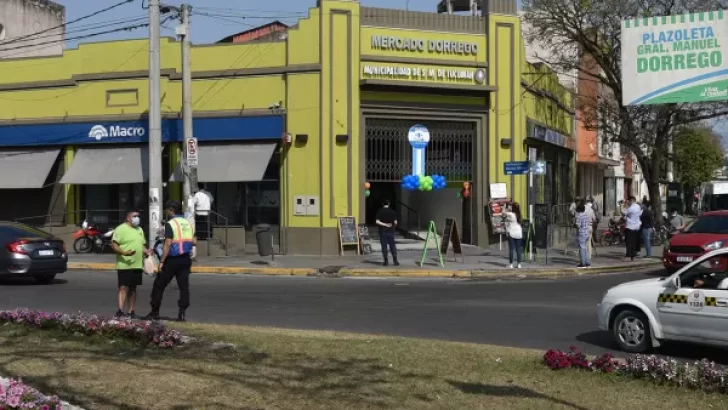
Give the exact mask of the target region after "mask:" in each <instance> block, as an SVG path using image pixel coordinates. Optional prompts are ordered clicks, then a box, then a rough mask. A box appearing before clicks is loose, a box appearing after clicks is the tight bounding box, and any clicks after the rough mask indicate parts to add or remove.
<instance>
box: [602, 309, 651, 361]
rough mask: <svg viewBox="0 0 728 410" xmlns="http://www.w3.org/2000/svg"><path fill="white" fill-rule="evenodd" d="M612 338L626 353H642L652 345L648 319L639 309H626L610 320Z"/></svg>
mask: <svg viewBox="0 0 728 410" xmlns="http://www.w3.org/2000/svg"><path fill="white" fill-rule="evenodd" d="M612 331H613V332H614V339H615V340H616V341H617V344H618V345H619V348H620V349H622V350H623V351H625V352H628V353H644V352H646V351H648V350H649V349H650V348H651V347H652V334H651V332H650V321H649V320H647V317H646V316H645V315H644V314H643V313H642V312H640V311H637V310H632V309H627V310H625V311H622V312H621V313H620V314H618V315H617V317H615V318H614V322H612Z"/></svg>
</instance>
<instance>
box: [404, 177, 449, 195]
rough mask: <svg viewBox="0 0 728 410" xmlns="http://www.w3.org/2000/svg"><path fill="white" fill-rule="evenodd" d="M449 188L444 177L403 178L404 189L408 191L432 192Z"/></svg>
mask: <svg viewBox="0 0 728 410" xmlns="http://www.w3.org/2000/svg"><path fill="white" fill-rule="evenodd" d="M445 187H447V181H446V180H445V177H444V176H442V175H432V176H425V175H407V176H405V177H404V178H402V188H403V189H406V190H408V191H416V190H420V191H432V190H433V189H434V190H439V189H443V188H445Z"/></svg>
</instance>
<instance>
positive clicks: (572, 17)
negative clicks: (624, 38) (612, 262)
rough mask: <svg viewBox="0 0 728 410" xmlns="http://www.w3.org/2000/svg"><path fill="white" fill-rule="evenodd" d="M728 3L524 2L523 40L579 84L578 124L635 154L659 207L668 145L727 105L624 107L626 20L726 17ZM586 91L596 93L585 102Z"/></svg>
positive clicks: (636, 0)
mask: <svg viewBox="0 0 728 410" xmlns="http://www.w3.org/2000/svg"><path fill="white" fill-rule="evenodd" d="M726 5H728V0H602V1H593V0H523V9H524V23H525V24H524V37H525V40H526V42H528V43H530V44H538V45H539V46H540V48H542V49H544V50H545V51H546V53H545V55H544V56H539V57H540V58H541V59H542V60H543V61H544V62H545V63H547V64H549V65H551V66H552V67H553V68H554V69H555V70H556V71H559V72H561V73H564V74H566V75H573V76H574V77H576V78H579V80H580V83H583V84H591V86H583V87H582V86H580V87H579V88H580V89H579V90H578V91H577V93H578V95H577V98H578V100H579V102H578V106H579V109H580V112H579V117H580V118H579V119H580V120H581V121H582V122H583V124H584V127H585V128H587V129H592V130H598V131H599V133H600V135H601V136H602V138H605V139H607V140H608V141H609V142H616V143H619V144H620V145H621V146H622V147H624V148H626V150H627V151H630V152H632V153H633V154H634V155H635V157H636V158H637V161H638V162H639V164H640V167H641V169H642V172H643V176H644V179H645V181H646V182H647V186H648V189H649V193H650V198H651V199H652V200H653V204H654V205H655V206H656V207H657V208H658V210H659V209H661V207H662V204H661V203H660V193H659V184H660V182H663V181H664V178H665V175H664V170H665V169H666V167H665V165H666V163H667V159H668V158H669V145H670V144H671V143H672V140H673V138H674V136H675V135H676V133H677V132H678V131H679V130H681V129H682V128H683V127H685V126H689V125H691V124H696V123H699V122H701V121H703V120H707V119H711V118H715V117H719V116H722V115H726V114H728V103H724V102H720V103H698V104H660V105H640V106H624V105H622V90H623V88H622V61H621V51H622V50H621V39H620V30H621V20H622V19H623V18H637V17H647V16H663V15H674V14H682V13H690V12H698V11H709V10H721V9H725V8H726ZM582 88H589V89H590V91H591V92H589V93H588V95H584V93H583V92H582Z"/></svg>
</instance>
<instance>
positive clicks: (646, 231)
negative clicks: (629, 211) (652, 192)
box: [640, 201, 655, 258]
mask: <svg viewBox="0 0 728 410" xmlns="http://www.w3.org/2000/svg"><path fill="white" fill-rule="evenodd" d="M642 206H643V208H644V209H643V210H642V215H640V222H641V225H640V228H642V246H644V248H645V258H651V257H652V233H653V232H654V231H655V214H654V213H653V212H652V204H650V201H647V202H645V203H643V204H642Z"/></svg>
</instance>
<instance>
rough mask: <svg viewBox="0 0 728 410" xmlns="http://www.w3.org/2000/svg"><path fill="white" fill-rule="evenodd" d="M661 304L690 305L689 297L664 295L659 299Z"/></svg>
mask: <svg viewBox="0 0 728 410" xmlns="http://www.w3.org/2000/svg"><path fill="white" fill-rule="evenodd" d="M657 301H658V302H659V303H688V297H687V295H670V294H662V295H660V296H658V297H657Z"/></svg>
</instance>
